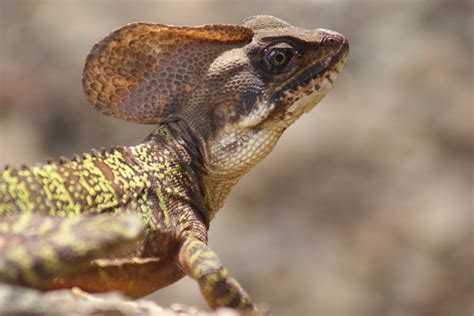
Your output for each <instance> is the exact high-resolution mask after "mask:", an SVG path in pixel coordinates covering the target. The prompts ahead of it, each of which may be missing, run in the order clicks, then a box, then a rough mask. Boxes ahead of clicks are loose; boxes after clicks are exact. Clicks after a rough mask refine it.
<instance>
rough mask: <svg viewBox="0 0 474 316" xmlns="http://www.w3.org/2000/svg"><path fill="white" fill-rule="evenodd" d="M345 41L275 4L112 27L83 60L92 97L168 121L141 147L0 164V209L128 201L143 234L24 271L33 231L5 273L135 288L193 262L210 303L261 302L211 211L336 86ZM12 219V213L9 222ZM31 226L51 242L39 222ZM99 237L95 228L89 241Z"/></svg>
mask: <svg viewBox="0 0 474 316" xmlns="http://www.w3.org/2000/svg"><path fill="white" fill-rule="evenodd" d="M347 54H348V44H347V41H346V39H345V38H344V37H343V36H342V35H340V34H338V33H336V32H332V31H328V30H323V29H319V30H312V31H310V30H304V29H300V28H296V27H293V26H291V25H289V24H288V23H286V22H283V21H281V20H279V19H276V18H274V17H270V16H256V17H252V18H249V19H246V21H245V22H244V25H242V26H239V25H205V26H200V27H176V26H166V25H159V24H151V23H135V24H130V25H127V26H124V27H122V28H120V29H118V30H116V31H114V32H112V34H110V35H109V36H108V37H106V38H105V39H103V40H102V41H100V42H99V43H98V44H96V45H95V46H94V48H93V49H92V51H91V53H90V54H89V56H88V57H87V60H86V64H85V67H84V73H83V87H84V91H85V93H86V95H87V97H88V101H89V103H90V104H91V105H92V106H93V107H94V108H95V109H97V110H98V111H99V112H101V113H103V114H105V115H110V116H113V117H117V118H121V119H124V120H127V121H131V122H139V123H155V124H157V123H158V124H160V125H159V126H158V128H157V129H155V131H154V132H153V133H152V134H151V135H150V136H148V137H147V138H146V139H145V141H143V142H142V143H141V144H139V145H137V146H132V147H114V148H111V149H109V150H103V151H101V152H100V153H92V154H85V155H83V156H82V157H75V158H74V159H72V160H67V159H61V160H60V161H59V162H50V163H48V164H46V165H37V166H32V167H22V168H20V169H12V168H7V169H6V170H5V171H3V172H2V173H1V174H0V215H2V214H3V215H6V216H14V215H11V214H18V213H23V214H30V213H31V212H35V213H42V214H46V215H48V216H56V217H68V216H78V215H79V214H84V213H85V214H88V213H89V214H90V213H94V214H97V213H111V214H120V213H123V212H125V210H126V212H132V213H136V214H138V215H139V216H140V218H141V219H142V220H143V222H144V223H145V236H143V238H141V239H140V240H138V241H137V242H136V243H135V244H134V245H133V247H128V248H126V249H125V250H123V249H122V251H121V252H119V253H118V254H117V253H114V252H113V251H108V250H104V252H103V253H102V252H100V253H95V252H93V256H94V259H97V260H93V261H91V262H90V265H88V266H87V267H86V269H82V265H81V261H80V260H78V261H77V269H76V270H75V271H74V272H76V273H71V274H61V273H59V275H58V276H57V277H55V278H54V279H53V280H52V281H48V282H40V281H41V280H36V281H34V282H30V281H28V282H24V279H25V277H23V276H21V271H23V269H24V266H25V265H24V264H23V262H28V261H29V260H30V261H31V260H32V259H34V258H39V259H38V260H39V261H41V260H45V261H46V260H48V255H45V256H43V257H37V256H36V255H35V254H31V253H29V251H27V250H26V248H27V246H26V245H28V244H30V243H29V242H26V241H25V247H24V248H23V247H20V248H21V249H20V251H21V252H22V254H21V256H20V257H21V258H20V259H18V265H16V264H15V260H10V261H9V264H10V265H11V266H12V269H13V270H15V271H16V272H15V273H16V274H15V273H12V274H9V273H7V275H8V277H10V279H13V280H10V281H11V282H14V283H15V282H16V283H20V284H30V285H34V286H36V287H39V288H42V289H55V288H70V287H74V286H77V287H79V288H81V289H83V290H86V291H90V292H104V291H110V290H120V291H121V292H123V293H125V294H126V295H128V296H131V297H140V296H144V295H146V294H148V293H151V292H153V291H155V290H156V289H159V288H161V287H163V286H166V285H168V284H170V283H173V282H175V281H176V280H178V279H179V278H181V277H182V276H183V275H184V274H186V275H188V276H190V277H191V278H193V279H195V280H196V281H197V282H198V284H199V286H200V289H201V292H202V293H203V296H204V297H205V299H206V301H207V303H208V304H209V306H211V307H212V308H217V307H219V306H230V307H233V308H237V309H240V310H249V309H250V310H252V309H254V305H253V303H252V301H251V299H250V297H249V295H248V294H247V293H246V292H245V290H243V288H242V287H241V286H240V284H239V283H238V282H237V281H236V280H235V279H234V278H232V277H231V276H230V274H229V272H228V271H227V270H226V269H225V268H224V267H223V265H222V263H221V261H220V260H219V258H218V256H217V255H216V254H215V253H214V252H213V251H212V250H211V249H209V247H208V246H207V229H208V228H209V222H210V220H212V218H213V217H214V215H215V213H216V212H217V211H218V210H219V209H220V208H221V207H222V205H223V203H224V200H225V199H226V197H227V195H228V193H229V192H230V189H231V188H232V186H233V185H235V183H237V181H238V180H239V179H240V178H241V177H242V176H243V175H244V174H245V173H246V172H248V171H249V170H250V169H251V168H252V167H253V166H254V165H255V164H257V163H258V162H259V161H261V160H262V159H263V158H264V157H265V156H267V155H268V153H270V152H271V150H272V149H273V147H274V146H275V144H276V143H277V141H278V139H279V138H280V136H281V135H282V133H283V132H284V130H285V129H286V128H287V127H289V126H290V125H291V124H292V123H293V122H295V121H296V120H297V119H298V118H299V117H300V116H301V115H302V114H303V113H305V112H308V111H309V110H311V109H312V108H313V107H314V106H315V105H316V104H317V103H318V102H319V101H320V100H321V99H322V98H323V97H324V96H325V95H326V94H327V93H328V92H329V90H330V89H331V88H332V86H333V82H334V80H335V79H336V77H337V75H338V74H339V72H340V71H341V69H342V66H343V65H344V63H345V61H346V58H347ZM275 56H279V58H278V59H274V57H275ZM42 216H45V215H42ZM7 218H8V217H7ZM25 218H27V217H25ZM34 218H36V217H34ZM112 219H113V217H111V220H112ZM37 220H38V221H45V222H50V221H53V222H54V223H55V225H56V226H59V227H60V229H64V230H68V231H69V232H70V233H71V235H72V236H74V234H78V236H79V238H78V241H80V240H82V239H81V237H80V236H81V234H83V232H82V231H79V232H75V229H72V228H71V225H70V224H68V223H69V222H68V220H65V219H61V220H58V219H55V220H51V219H47V218H43V217H39V218H38V219H37ZM78 220H79V221H80V220H82V219H78ZM86 223H89V222H88V219H86ZM111 223H112V222H111ZM73 226H74V225H73ZM13 227H14V226H12V225H11V224H8V223H7V224H6V225H5V228H4V232H5V233H9V232H10V230H12V229H13ZM20 227H21V226H20ZM33 235H34V236H35V237H38V238H40V239H41V240H42V242H44V243H46V244H47V243H48V241H47V238H46V235H44V234H43V232H41V231H37V232H35V233H34V234H33ZM43 235H44V236H43ZM53 235H54V237H55V238H56V237H57V236H60V235H58V233H56V232H55V233H54V234H53ZM99 235H100V233H99ZM65 236H68V235H67V234H65ZM100 236H101V235H100ZM100 236H99V237H94V234H92V235H91V238H94V239H95V238H97V241H93V242H92V244H93V243H94V242H97V243H98V244H99V243H100V240H101V237H100ZM43 237H44V238H43ZM119 238H121V237H120V236H117V237H115V236H113V235H112V237H111V239H113V240H114V241H115V240H117V241H118V240H119ZM0 241H1V240H0ZM34 244H35V242H33V243H32V244H31V245H32V246H31V247H33V246H34ZM51 244H52V246H51V247H52V248H53V249H54V250H56V249H55V247H56V246H55V244H54V243H51ZM124 244H125V243H124ZM21 245H22V243H21V242H20V246H21ZM77 246H78V247H80V245H77ZM60 249H61V247H58V252H61V251H59V250H60ZM80 249H82V248H80ZM79 252H80V253H83V254H84V253H86V252H85V251H79ZM55 253H57V252H55ZM11 254H14V252H12V250H8V256H10V255H11ZM8 256H7V257H8ZM55 256H56V255H55V254H53V255H52V257H53V258H55ZM84 256H85V255H84ZM97 256H99V258H97ZM85 257H86V258H88V257H87V256H85ZM59 261H60V262H62V260H59ZM39 266H42V263H41V262H40V263H39ZM58 266H59V264H58ZM73 268H74V267H73ZM43 270H45V271H46V270H47V269H43ZM73 270H74V269H73ZM25 271H28V270H27V269H25ZM48 271H49V270H48ZM54 271H55V270H51V271H49V274H48V275H52V274H53V273H54ZM1 273H2V272H1V270H0V274H1ZM27 274H28V275H35V274H31V273H29V272H27ZM5 279H7V280H8V278H5ZM15 280H16V281H15Z"/></svg>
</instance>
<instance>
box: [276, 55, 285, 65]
mask: <svg viewBox="0 0 474 316" xmlns="http://www.w3.org/2000/svg"><path fill="white" fill-rule="evenodd" d="M275 61H276V62H277V63H278V64H281V63H282V62H284V61H285V54H283V53H277V54H276V56H275Z"/></svg>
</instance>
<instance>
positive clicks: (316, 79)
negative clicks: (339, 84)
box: [272, 39, 349, 124]
mask: <svg viewBox="0 0 474 316" xmlns="http://www.w3.org/2000/svg"><path fill="white" fill-rule="evenodd" d="M348 53H349V44H348V42H347V40H346V39H343V40H342V42H341V44H340V45H339V46H338V48H337V50H336V51H335V52H334V54H332V55H331V56H330V57H329V58H327V59H326V60H323V61H317V62H316V63H314V64H313V65H311V66H310V67H307V68H306V69H304V70H302V71H301V72H300V73H299V74H297V75H296V76H295V77H294V78H292V79H291V80H290V81H289V82H287V83H285V84H283V86H282V87H281V89H279V90H278V91H277V92H275V93H274V95H273V96H272V98H273V100H276V101H277V103H280V102H281V103H280V104H281V105H287V106H284V108H283V109H282V110H283V111H284V112H285V114H287V115H285V116H287V118H285V121H288V122H287V123H288V124H291V123H292V122H294V120H295V119H296V118H298V117H299V116H300V115H301V114H303V113H307V112H309V111H310V110H311V109H313V108H314V107H315V106H316V105H317V104H318V102H319V101H320V100H321V99H322V98H324V96H325V95H326V94H327V93H328V92H329V91H330V90H331V88H332V86H333V85H334V82H335V80H336V79H337V77H338V75H339V73H340V72H341V70H342V68H343V67H344V64H345V63H346V61H347V56H348ZM278 101H280V102H278Z"/></svg>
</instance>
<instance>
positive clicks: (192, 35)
mask: <svg viewBox="0 0 474 316" xmlns="http://www.w3.org/2000/svg"><path fill="white" fill-rule="evenodd" d="M347 54H348V43H347V41H346V39H345V38H344V37H343V36H342V35H340V34H338V33H336V32H332V31H329V30H324V29H316V30H305V29H301V28H297V27H293V26H291V25H289V24H288V23H286V22H284V21H282V20H280V19H277V18H274V17H271V16H255V17H251V18H247V19H246V20H245V21H244V23H243V25H204V26H197V27H178V26H167V25H160V24H152V23H134V24H129V25H126V26H124V27H122V28H119V29H117V30H116V31H114V32H112V33H111V34H110V35H109V36H107V37H106V38H105V39H103V40H102V41H100V42H99V43H97V44H96V45H95V46H94V48H93V49H92V51H91V53H90V54H89V56H88V57H87V60H86V64H85V67H84V73H83V86H84V90H85V92H86V95H87V97H88V101H89V102H90V103H91V104H92V105H93V106H94V107H95V108H96V109H97V110H98V111H99V112H101V113H103V114H105V115H110V116H114V117H117V118H121V119H124V120H127V121H132V122H138V123H148V124H160V123H164V122H169V121H173V120H184V121H185V122H186V124H187V126H189V128H190V130H191V131H192V133H193V134H194V136H195V138H196V139H198V140H199V142H200V147H201V148H202V152H203V157H204V159H203V160H204V166H205V169H206V170H207V172H208V173H211V174H214V175H224V176H234V175H235V176H236V177H237V176H241V175H242V174H243V173H245V172H246V171H248V170H249V169H250V168H251V167H252V166H254V165H255V164H256V163H258V162H259V161H260V160H262V159H263V158H264V157H265V156H266V155H267V154H268V153H269V152H270V151H271V150H272V149H273V147H274V145H275V144H276V142H277V141H278V139H279V138H280V136H281V135H282V133H283V132H284V130H285V129H286V128H287V127H288V126H290V125H291V124H292V123H293V122H295V121H296V120H297V119H298V118H299V117H300V116H301V115H302V114H303V113H306V112H308V111H310V110H311V109H312V108H313V107H314V106H315V105H316V104H317V103H318V102H319V101H320V100H321V99H322V98H323V97H324V96H325V95H326V94H327V93H328V91H329V90H330V89H331V88H332V85H333V82H334V80H335V79H336V77H337V75H338V74H339V72H340V71H341V69H342V67H343V65H344V63H345V61H346V58H347Z"/></svg>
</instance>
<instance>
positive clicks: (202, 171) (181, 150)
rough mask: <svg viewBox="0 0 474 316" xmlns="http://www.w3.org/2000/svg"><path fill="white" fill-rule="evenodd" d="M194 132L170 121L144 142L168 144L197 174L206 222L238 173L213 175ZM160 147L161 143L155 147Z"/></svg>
mask: <svg viewBox="0 0 474 316" xmlns="http://www.w3.org/2000/svg"><path fill="white" fill-rule="evenodd" d="M194 135H195V133H194V132H193V131H192V130H191V129H190V128H189V126H188V125H187V124H186V123H185V122H184V121H183V120H177V121H172V122H169V123H164V124H161V125H160V126H158V127H157V128H156V129H155V130H154V131H153V132H152V133H151V134H150V135H149V136H148V137H147V138H146V139H145V140H144V142H149V141H152V142H155V143H157V144H163V143H165V144H166V145H167V147H169V146H171V147H172V148H173V149H174V150H175V151H176V153H177V155H178V156H179V157H180V160H181V161H188V163H187V165H189V166H190V168H192V169H193V170H192V171H193V173H195V174H196V176H197V182H198V185H199V187H200V191H201V192H202V195H203V196H202V200H203V202H204V204H205V206H206V208H205V212H206V214H202V216H203V217H204V218H205V219H206V222H207V224H209V222H210V221H211V220H212V219H213V218H214V216H215V214H216V213H217V212H218V211H219V210H220V209H221V208H222V206H223V205H224V202H225V200H226V198H227V196H228V195H229V192H230V190H231V189H232V187H233V186H234V185H235V184H236V183H237V182H238V181H239V179H240V178H241V176H242V174H237V175H222V174H214V173H212V172H211V171H210V170H209V169H208V168H206V167H205V166H206V163H205V157H206V149H205V145H204V141H203V140H201V139H198V138H197V137H196V136H194ZM159 147H161V146H159Z"/></svg>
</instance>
